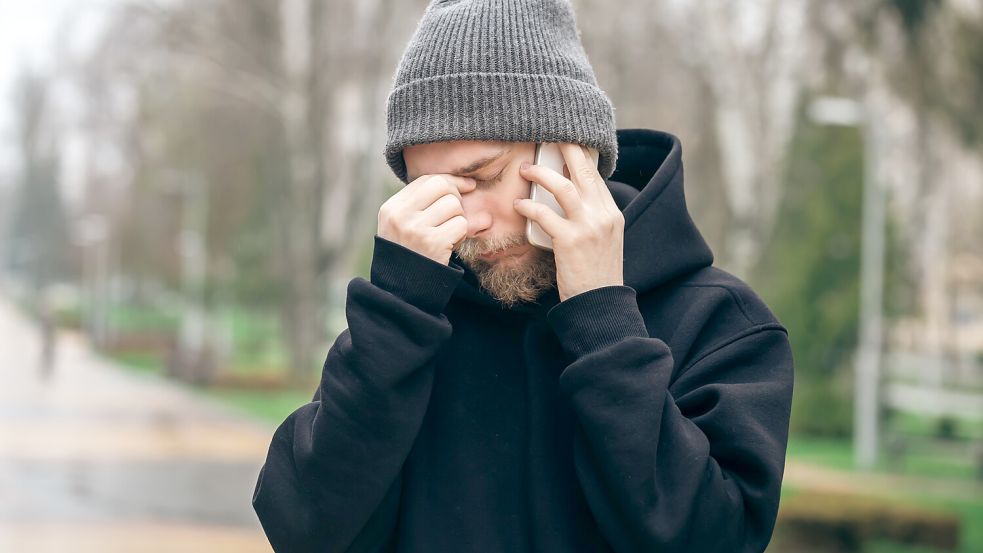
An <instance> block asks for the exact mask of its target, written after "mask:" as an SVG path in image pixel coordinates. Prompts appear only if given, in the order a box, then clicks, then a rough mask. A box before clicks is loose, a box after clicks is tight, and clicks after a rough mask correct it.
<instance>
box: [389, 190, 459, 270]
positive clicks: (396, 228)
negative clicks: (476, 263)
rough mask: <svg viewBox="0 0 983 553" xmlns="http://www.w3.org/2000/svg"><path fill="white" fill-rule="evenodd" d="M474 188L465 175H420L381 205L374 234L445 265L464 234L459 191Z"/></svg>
mask: <svg viewBox="0 0 983 553" xmlns="http://www.w3.org/2000/svg"><path fill="white" fill-rule="evenodd" d="M474 187H475V181H474V179H471V178H467V177H458V176H455V175H422V176H420V177H419V178H417V179H416V180H414V181H413V182H411V183H409V184H407V185H406V186H405V187H403V189H402V190H400V191H399V192H397V193H395V194H393V195H392V197H390V198H389V199H388V200H386V202H385V203H383V204H382V207H380V208H379V230H378V231H377V234H378V235H379V236H380V237H382V238H385V239H386V240H389V241H391V242H396V243H397V244H400V245H402V246H405V247H406V248H409V249H411V250H413V251H415V252H417V253H419V254H421V255H425V256H426V257H429V258H430V259H433V260H434V261H437V262H438V263H443V264H444V265H447V264H448V263H449V262H450V258H451V252H452V251H453V250H454V247H455V246H457V244H459V243H460V242H461V241H463V240H464V238H466V237H467V234H468V221H467V219H465V218H464V208H463V207H462V206H461V193H462V192H469V191H471V190H474Z"/></svg>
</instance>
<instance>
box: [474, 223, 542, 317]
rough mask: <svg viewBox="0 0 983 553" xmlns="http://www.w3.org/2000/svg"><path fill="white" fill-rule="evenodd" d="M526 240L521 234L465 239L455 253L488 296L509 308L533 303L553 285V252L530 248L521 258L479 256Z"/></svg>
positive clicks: (522, 243)
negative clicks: (483, 257)
mask: <svg viewBox="0 0 983 553" xmlns="http://www.w3.org/2000/svg"><path fill="white" fill-rule="evenodd" d="M528 243H529V242H528V240H526V237H525V234H524V233H518V234H511V235H507V236H504V237H502V238H493V239H488V240H483V239H479V238H465V239H464V241H463V242H461V244H460V245H459V246H458V248H457V255H458V257H460V258H461V261H463V262H464V263H466V264H467V265H468V266H469V267H470V268H471V270H472V271H474V273H475V274H476V275H477V276H478V283H479V284H480V285H481V287H482V288H483V289H484V290H485V291H486V292H488V294H489V295H491V296H492V297H493V298H495V299H496V300H498V301H499V302H501V303H502V304H504V305H505V306H506V307H512V306H514V305H516V304H517V303H519V302H533V301H535V300H536V299H537V298H539V296H540V295H541V294H542V293H543V292H544V291H546V290H549V289H551V288H553V287H554V286H556V262H555V261H554V258H553V252H551V251H547V250H541V249H539V248H536V247H533V248H532V249H531V251H528V252H526V253H525V254H524V255H523V259H522V260H521V261H520V260H519V259H516V258H514V257H502V258H498V259H493V260H485V259H481V257H480V256H481V255H482V254H485V253H490V252H495V251H498V250H502V249H505V248H513V247H517V246H524V245H526V244H528Z"/></svg>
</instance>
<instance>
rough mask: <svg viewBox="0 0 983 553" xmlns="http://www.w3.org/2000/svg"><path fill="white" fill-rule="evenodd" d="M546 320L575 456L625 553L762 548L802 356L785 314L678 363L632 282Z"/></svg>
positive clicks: (566, 305) (584, 297)
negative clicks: (560, 359)
mask: <svg viewBox="0 0 983 553" xmlns="http://www.w3.org/2000/svg"><path fill="white" fill-rule="evenodd" d="M548 319H549V321H550V324H551V326H552V327H553V329H554V331H555V332H556V333H557V336H558V337H559V339H560V342H561V344H562V346H563V349H564V351H565V352H566V353H567V355H568V357H569V359H570V360H571V363H570V364H569V365H568V366H567V367H566V369H564V371H563V372H562V373H561V375H560V379H559V386H560V390H561V393H563V394H564V396H565V397H567V398H569V400H570V403H571V405H572V406H573V410H574V412H575V413H576V417H577V421H578V425H577V431H576V433H575V437H574V464H575V467H576V472H577V476H578V479H579V482H580V484H581V487H582V489H583V492H584V494H585V497H586V499H587V501H588V504H589V505H590V508H591V511H592V513H593V514H594V517H595V520H596V521H597V524H598V525H599V528H600V530H601V532H602V533H603V534H604V536H605V538H606V539H607V541H608V542H609V543H610V545H611V546H612V547H613V549H614V550H615V551H617V552H619V553H629V552H636V551H638V552H641V551H661V552H664V553H670V552H688V551H706V552H713V551H728V552H731V551H740V552H747V553H750V552H760V551H764V549H765V547H766V546H767V545H768V542H769V540H770V539H771V535H772V531H773V529H774V524H775V519H776V516H777V512H778V502H779V494H780V490H781V481H782V473H783V471H784V466H785V451H786V445H787V442H788V421H789V414H790V408H791V399H792V379H793V369H792V357H791V351H790V347H789V343H788V337H787V334H786V331H785V329H784V328H783V327H782V326H781V325H779V324H778V323H777V322H769V323H764V324H759V325H753V324H751V325H750V326H748V327H747V328H745V329H743V330H741V331H739V332H737V333H736V334H735V335H733V336H731V337H730V338H728V339H725V340H723V341H722V342H721V343H718V344H717V345H716V346H713V347H711V349H710V351H709V352H707V353H704V354H701V356H700V358H698V359H696V360H695V361H694V362H692V363H690V364H689V366H687V367H685V368H684V369H683V370H682V371H681V373H680V374H681V376H680V377H679V378H678V379H677V381H676V382H675V383H673V385H672V387H671V388H670V382H669V380H670V376H671V375H672V372H673V366H674V363H673V358H672V352H671V351H670V350H669V347H668V346H667V345H666V343H665V342H663V341H662V340H659V339H658V338H652V337H649V336H648V333H647V330H646V326H645V322H644V319H643V318H642V315H641V313H640V311H639V309H638V305H637V303H636V293H635V290H634V289H633V288H631V287H628V286H608V287H603V288H598V289H595V290H591V291H588V292H584V293H582V294H579V295H577V296H573V297H571V298H568V299H567V300H566V301H563V302H561V303H559V304H557V305H556V306H554V307H553V309H551V311H550V312H549V314H548Z"/></svg>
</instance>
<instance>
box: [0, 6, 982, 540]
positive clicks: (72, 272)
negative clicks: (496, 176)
mask: <svg viewBox="0 0 983 553" xmlns="http://www.w3.org/2000/svg"><path fill="white" fill-rule="evenodd" d="M425 5H426V2H425V1H424V0H413V1H409V0H401V1H398V2H397V1H394V0H359V1H357V2H344V1H332V0H324V1H318V0H195V1H190V0H187V1H179V0H157V1H142V2H138V1H125V0H89V1H81V0H79V1H71V0H47V1H40V0H38V1H36V2H30V3H28V2H5V3H4V5H3V7H0V91H2V94H0V344H2V347H0V379H2V380H0V382H2V384H0V550H2V551H32V552H33V551H69V550H70V551H131V550H136V549H139V550H141V551H179V550H180V551H226V550H227V551H269V546H268V545H267V543H266V541H265V539H264V537H263V535H262V532H261V530H260V529H259V526H258V523H257V522H256V519H255V516H254V515H253V513H252V509H251V507H250V504H249V502H250V498H251V494H252V489H253V486H254V483H255V478H256V475H257V472H258V470H259V467H260V465H261V464H262V462H263V459H264V457H265V453H266V448H267V446H268V444H269V439H270V437H271V435H272V431H273V429H274V428H275V426H276V424H277V423H279V422H280V421H281V420H282V419H283V418H285V417H286V415H287V414H289V413H290V412H291V411H293V410H294V409H295V408H297V407H298V406H299V405H301V404H303V403H306V402H307V401H309V399H310V397H311V395H312V393H313V391H314V389H315V386H316V382H317V377H318V375H319V373H320V368H321V364H322V362H323V359H324V357H325V355H326V353H327V350H328V348H329V347H330V345H331V344H332V343H333V341H334V339H335V337H336V336H337V335H338V333H339V332H341V331H342V330H343V329H344V328H345V327H346V326H347V323H346V321H345V317H344V312H343V306H344V301H345V287H346V285H347V283H348V281H349V280H350V279H351V278H352V277H354V276H356V275H360V276H363V277H367V276H368V265H369V261H370V259H371V244H372V236H373V234H374V232H375V228H376V227H375V225H376V214H377V211H378V207H379V206H380V205H381V203H382V202H383V201H384V200H385V198H386V197H388V196H389V195H390V194H392V193H393V192H395V191H396V190H397V189H398V188H399V186H400V183H399V182H398V181H397V180H396V178H395V177H394V176H393V175H392V174H391V172H390V170H389V169H388V167H387V166H386V164H385V162H384V160H383V156H382V147H383V144H384V140H385V100H386V96H387V94H388V92H389V90H390V86H391V79H392V74H393V70H394V68H395V65H396V63H397V61H398V60H399V56H400V54H401V53H402V51H403V48H404V47H405V45H406V42H407V40H408V39H409V37H410V35H411V33H412V31H413V29H414V27H415V24H416V21H417V20H418V18H419V16H420V15H421V14H422V11H423V8H424V7H425ZM574 5H575V7H576V9H577V12H578V19H579V24H580V28H581V30H582V38H583V41H584V44H585V47H586V49H587V52H588V54H589V56H590V58H591V61H592V63H593V65H594V69H595V71H596V73H597V77H598V80H599V82H600V84H601V86H602V87H603V88H604V89H605V90H606V92H607V93H608V95H609V96H610V97H611V99H612V101H613V102H614V105H615V106H616V108H617V111H616V115H617V122H618V126H619V127H621V128H634V127H648V128H657V129H661V130H666V131H669V132H672V133H674V134H676V135H678V136H679V137H680V138H681V140H682V144H683V152H684V159H685V167H686V172H687V198H688V202H689V206H690V209H691V211H692V213H693V215H694V218H695V219H696V221H697V224H698V226H699V227H700V229H701V230H702V231H703V233H704V235H705V237H706V238H707V240H708V242H709V243H710V245H711V247H712V248H713V250H714V252H715V255H716V260H717V261H716V263H717V264H718V265H719V266H720V267H722V268H724V269H727V270H729V271H731V272H733V273H735V274H737V275H738V276H740V277H742V278H744V279H746V280H747V281H749V282H750V283H751V284H752V286H753V287H754V288H755V290H757V291H758V292H759V294H760V295H761V296H763V297H764V299H765V300H766V301H767V302H768V304H769V305H770V306H771V307H772V308H773V310H774V311H775V312H776V313H777V315H778V317H779V318H780V319H781V320H782V322H783V323H784V324H785V325H786V326H787V327H788V329H789V332H790V337H791V340H792V344H793V348H794V352H795V361H796V389H795V396H794V410H793V417H792V434H791V438H790V442H789V448H788V463H787V469H786V474H785V486H784V491H783V497H782V507H781V513H780V517H779V522H778V527H777V531H776V537H775V540H774V541H773V543H772V546H771V547H770V549H769V551H776V552H785V551H796V552H798V551H805V552H808V551H864V552H880V553H887V552H907V553H914V552H921V553H926V552H930V551H959V552H971V551H974V552H980V551H983V217H981V214H983V109H980V100H981V98H983V2H981V0H827V1H825V2H809V1H807V0H732V1H729V2H720V1H718V0H686V1H683V0H622V1H621V2H617V3H615V4H612V3H611V2H607V1H602V0H576V1H574Z"/></svg>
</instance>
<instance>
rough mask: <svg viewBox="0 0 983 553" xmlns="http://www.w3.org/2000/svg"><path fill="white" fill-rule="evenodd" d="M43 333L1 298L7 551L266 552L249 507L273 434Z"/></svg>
mask: <svg viewBox="0 0 983 553" xmlns="http://www.w3.org/2000/svg"><path fill="white" fill-rule="evenodd" d="M39 357H40V341H39V337H38V333H37V330H36V328H34V327H33V326H32V324H31V323H30V321H28V320H26V319H25V318H24V317H23V316H22V315H21V314H20V313H18V312H17V311H16V310H15V309H14V308H13V307H12V306H11V304H10V303H9V302H8V301H7V300H6V299H5V298H2V297H0V382H2V385H0V551H18V552H20V551H24V552H31V553H42V552H49V551H51V552H55V551H57V552H64V551H72V552H80V553H84V552H90V551H91V552H96V551H98V552H100V553H115V552H131V551H141V552H172V551H180V552H193V551H202V552H205V551H207V552H219V553H220V552H224V551H230V552H231V551H236V552H244V553H249V552H253V551H263V552H269V551H270V547H269V544H268V543H267V541H266V538H265V536H264V535H263V532H262V530H261V528H260V527H259V523H258V522H257V520H256V516H255V515H254V513H253V511H252V507H251V505H250V499H251V497H252V491H253V486H254V484H255V482H256V476H257V474H258V472H259V468H260V466H261V465H262V462H263V460H264V458H265V456H266V448H267V446H268V445H269V440H270V438H271V437H272V433H273V428H272V427H269V426H267V425H264V424H261V423H258V422H253V421H251V420H248V419H245V418H244V417H242V416H239V415H238V414H237V413H235V412H233V411H231V410H229V409H227V408H226V407H225V406H222V405H218V404H215V403H212V402H210V401H208V400H207V399H206V398H204V397H201V396H198V395H197V394H195V393H194V392H192V391H189V390H186V389H183V388H181V387H180V386H177V385H175V384H172V383H170V382H167V381H165V380H163V379H160V378H158V377H153V376H147V375H142V374H135V373H132V372H130V371H127V370H125V369H122V368H120V367H118V366H116V365H114V364H113V363H111V362H108V361H106V360H104V359H101V358H99V357H98V356H96V355H95V354H94V353H93V352H92V351H91V350H89V348H88V347H87V345H86V343H85V342H84V340H82V339H81V337H80V336H78V335H76V334H66V333H62V334H61V335H60V336H59V341H58V347H57V355H56V361H55V362H56V365H55V368H54V374H53V377H52V378H51V379H50V380H49V381H47V382H45V381H42V380H41V378H40V371H39V368H38V361H39Z"/></svg>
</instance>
